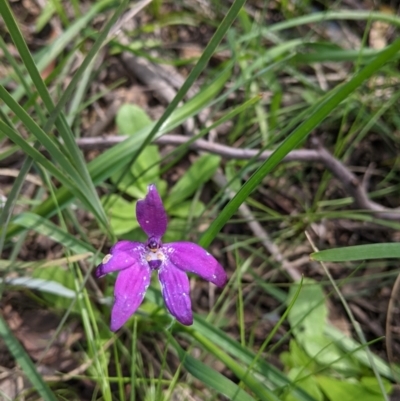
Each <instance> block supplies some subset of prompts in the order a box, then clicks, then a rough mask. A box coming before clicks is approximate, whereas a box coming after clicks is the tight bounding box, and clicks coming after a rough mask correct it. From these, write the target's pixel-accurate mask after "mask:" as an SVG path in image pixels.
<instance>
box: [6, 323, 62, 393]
mask: <svg viewBox="0 0 400 401" xmlns="http://www.w3.org/2000/svg"><path fill="white" fill-rule="evenodd" d="M0 338H2V339H3V341H4V342H5V344H6V345H7V348H8V349H9V351H10V352H11V354H12V355H13V357H14V358H15V360H16V361H17V362H18V364H19V365H20V366H21V368H22V370H23V371H24V373H25V375H26V377H27V378H28V379H29V381H30V382H31V383H32V384H33V385H34V387H35V388H36V390H37V392H38V393H39V394H40V396H41V397H42V398H43V400H45V401H57V398H56V396H55V395H54V393H53V392H52V391H51V390H50V388H49V386H48V385H47V383H46V382H45V381H44V380H43V378H42V376H41V375H40V373H39V372H38V371H37V369H36V366H35V365H34V363H33V362H32V360H31V358H30V356H29V355H28V354H27V353H26V351H25V349H24V348H23V347H22V345H21V344H20V342H19V341H18V340H17V339H16V338H15V337H14V334H13V333H12V331H11V330H10V329H9V327H8V325H7V323H6V322H5V321H4V319H3V317H1V316H0Z"/></svg>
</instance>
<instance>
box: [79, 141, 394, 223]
mask: <svg viewBox="0 0 400 401" xmlns="http://www.w3.org/2000/svg"><path fill="white" fill-rule="evenodd" d="M126 139H127V137H126V136H109V137H103V138H82V139H78V140H77V143H78V145H79V147H80V148H81V149H84V150H89V149H101V148H103V149H104V148H108V147H111V146H113V145H115V144H117V143H120V142H123V141H124V140H126ZM189 139H190V138H187V137H186V136H182V135H163V136H162V137H160V138H158V139H156V140H155V143H156V144H159V145H175V146H180V145H184V144H186V143H187V142H188V141H189ZM312 145H313V146H314V147H315V149H299V150H293V151H291V152H290V153H289V154H288V155H287V156H286V157H285V158H284V159H283V160H282V162H284V163H288V162H294V161H297V162H303V163H321V164H322V165H324V166H325V167H326V168H327V169H328V170H329V171H330V172H331V173H332V174H333V175H334V176H335V177H336V178H337V179H338V181H339V182H340V183H341V184H342V186H343V188H344V190H345V192H346V193H347V194H348V195H350V196H351V197H352V198H353V200H354V204H355V205H356V206H357V207H358V208H359V209H362V210H366V211H371V212H373V214H374V215H375V216H377V217H380V218H384V219H387V220H395V221H399V220H400V209H390V208H387V207H384V206H382V205H380V204H379V203H376V202H374V201H372V200H371V199H369V197H368V193H367V191H366V190H365V188H364V186H363V185H362V183H361V182H360V180H359V179H358V178H357V176H356V175H355V174H353V173H352V172H351V171H350V170H349V169H348V168H347V167H346V166H345V165H344V164H343V163H342V162H341V161H339V160H338V159H336V158H335V157H334V156H333V155H332V154H331V153H330V152H329V151H328V150H327V149H326V148H324V147H323V146H322V145H321V144H320V143H319V141H318V140H317V139H313V140H312ZM188 147H189V148H190V149H192V150H197V151H206V152H209V153H213V154H217V155H220V156H223V157H225V158H226V159H240V160H247V159H251V158H257V160H260V161H264V160H266V159H268V157H270V156H271V154H272V152H273V151H272V150H265V151H263V152H260V151H259V150H257V149H238V148H233V147H230V146H226V145H221V144H218V143H212V142H208V141H205V140H204V139H198V140H196V141H194V142H192V143H190V144H189V145H188Z"/></svg>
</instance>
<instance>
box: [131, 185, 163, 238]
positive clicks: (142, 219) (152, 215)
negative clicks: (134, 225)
mask: <svg viewBox="0 0 400 401" xmlns="http://www.w3.org/2000/svg"><path fill="white" fill-rule="evenodd" d="M136 218H137V221H138V222H139V224H140V227H142V230H143V231H144V232H145V233H146V234H147V236H148V237H155V238H157V239H160V238H161V237H162V236H163V235H164V233H165V230H166V229H167V214H166V213H165V209H164V206H163V203H162V200H161V198H160V195H159V194H158V192H157V188H156V186H155V185H149V188H148V192H147V195H146V197H145V198H144V199H141V200H139V201H138V202H137V203H136Z"/></svg>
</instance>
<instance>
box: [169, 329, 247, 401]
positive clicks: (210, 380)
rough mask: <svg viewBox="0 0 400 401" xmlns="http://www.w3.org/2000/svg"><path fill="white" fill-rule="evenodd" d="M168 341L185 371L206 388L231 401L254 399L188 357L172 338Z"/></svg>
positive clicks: (226, 379) (215, 372)
mask: <svg viewBox="0 0 400 401" xmlns="http://www.w3.org/2000/svg"><path fill="white" fill-rule="evenodd" d="M170 341H171V343H172V345H173V347H174V348H175V350H176V351H177V353H178V356H179V359H180V361H181V363H182V364H183V366H184V367H185V369H186V370H187V371H188V372H189V373H190V374H191V375H193V376H194V377H195V378H196V379H198V380H200V381H201V382H203V383H204V384H205V385H206V386H207V387H209V388H213V389H214V390H216V391H218V393H220V394H222V395H224V396H225V397H227V398H228V399H229V400H232V401H254V398H253V397H252V396H251V395H250V394H247V393H246V392H245V391H244V390H243V389H241V388H240V387H239V386H238V385H237V384H235V383H234V382H233V381H231V380H229V379H228V378H226V377H225V376H223V375H222V374H221V373H219V372H217V371H216V370H214V369H210V368H209V367H208V366H207V365H205V364H204V363H203V362H201V361H199V360H197V359H195V358H193V357H192V356H190V355H188V354H187V353H186V352H185V351H184V350H183V349H182V347H181V346H180V345H179V344H178V342H177V341H176V340H175V339H174V338H173V337H172V336H170Z"/></svg>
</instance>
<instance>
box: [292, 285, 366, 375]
mask: <svg viewBox="0 0 400 401" xmlns="http://www.w3.org/2000/svg"><path fill="white" fill-rule="evenodd" d="M296 289H297V285H292V286H291V288H290V291H289V295H290V296H289V300H290V299H291V297H292V296H293V295H292V294H293V293H294V292H295V291H296ZM327 316H328V308H327V306H326V304H325V295H324V292H323V290H322V286H321V285H320V284H319V283H317V282H315V281H314V280H311V279H308V280H304V284H303V287H302V289H301V292H300V294H299V295H298V297H297V299H296V302H295V303H294V305H293V306H292V308H291V310H290V311H289V315H288V320H289V323H290V325H291V327H292V330H293V333H294V336H295V338H296V340H297V341H298V343H299V344H300V345H301V346H302V347H303V349H304V350H305V351H306V353H307V354H308V355H309V356H310V357H311V358H313V359H315V361H317V362H318V363H319V364H320V365H323V366H332V367H333V368H335V369H337V370H340V371H342V372H347V373H348V372H354V371H357V370H358V367H357V365H356V364H355V363H354V362H353V361H352V360H351V358H350V356H349V357H346V356H345V354H344V353H343V352H342V351H340V350H339V349H338V348H337V346H336V345H335V344H334V342H333V341H332V340H331V339H329V338H328V337H326V336H325V334H324V330H325V327H326V325H327Z"/></svg>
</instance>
